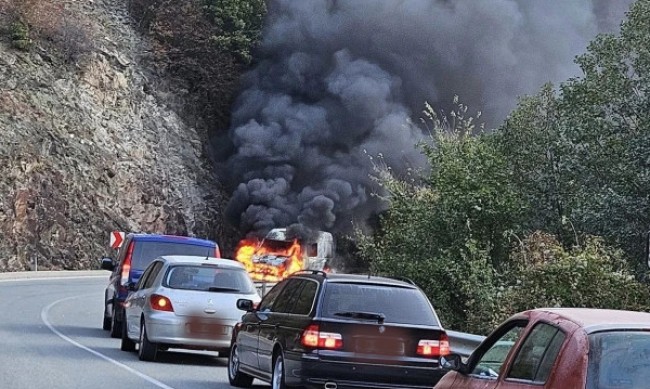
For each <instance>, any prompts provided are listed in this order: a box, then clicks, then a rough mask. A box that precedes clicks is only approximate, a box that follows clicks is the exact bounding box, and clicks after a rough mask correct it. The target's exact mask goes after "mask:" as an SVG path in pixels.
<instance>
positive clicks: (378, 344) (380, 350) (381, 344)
mask: <svg viewBox="0 0 650 389" xmlns="http://www.w3.org/2000/svg"><path fill="white" fill-rule="evenodd" d="M356 351H357V352H361V353H367V354H381V355H404V342H403V341H401V340H395V339H375V338H361V339H357V341H356Z"/></svg>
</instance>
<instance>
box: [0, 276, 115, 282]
mask: <svg viewBox="0 0 650 389" xmlns="http://www.w3.org/2000/svg"><path fill="white" fill-rule="evenodd" d="M80 278H91V279H92V278H105V279H108V278H107V276H69V277H41V278H11V279H6V280H2V279H0V282H27V281H30V282H31V281H49V280H52V281H56V280H74V279H80Z"/></svg>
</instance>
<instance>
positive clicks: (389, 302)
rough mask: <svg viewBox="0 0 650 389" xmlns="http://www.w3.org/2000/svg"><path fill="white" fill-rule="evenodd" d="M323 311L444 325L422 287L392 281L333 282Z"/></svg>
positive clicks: (348, 316) (325, 314)
mask: <svg viewBox="0 0 650 389" xmlns="http://www.w3.org/2000/svg"><path fill="white" fill-rule="evenodd" d="M322 315H323V317H329V318H336V319H342V320H346V319H348V320H360V319H361V320H364V319H365V318H374V317H382V318H383V320H384V322H385V323H398V324H415V325H434V326H440V323H439V322H438V320H437V318H436V316H435V314H434V312H433V309H432V308H431V304H430V303H429V300H428V299H427V297H426V296H425V295H424V294H423V293H422V292H421V291H420V290H419V289H414V288H404V287H399V286H390V285H377V284H355V283H334V282H330V283H328V284H327V287H326V289H325V296H324V300H323V312H322Z"/></svg>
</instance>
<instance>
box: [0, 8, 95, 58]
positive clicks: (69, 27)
mask: <svg viewBox="0 0 650 389" xmlns="http://www.w3.org/2000/svg"><path fill="white" fill-rule="evenodd" d="M0 29H1V30H2V31H3V32H4V34H7V33H8V34H9V35H12V40H14V41H15V40H17V39H18V38H25V39H24V40H27V41H30V42H31V41H40V42H43V43H44V44H45V43H50V44H51V45H52V47H53V48H55V49H57V50H58V51H59V52H60V53H61V55H62V56H63V58H64V59H65V60H66V61H70V60H72V61H75V60H76V59H77V58H78V57H79V56H80V55H82V54H84V53H87V52H89V51H91V50H92V49H93V44H92V43H93V35H94V34H93V30H92V28H91V27H90V23H89V20H88V17H84V15H80V14H79V13H78V12H74V11H72V10H70V9H68V7H67V4H66V2H65V1H63V0H0Z"/></svg>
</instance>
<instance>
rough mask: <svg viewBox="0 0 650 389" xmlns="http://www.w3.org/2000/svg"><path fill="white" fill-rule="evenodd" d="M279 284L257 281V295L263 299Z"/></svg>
mask: <svg viewBox="0 0 650 389" xmlns="http://www.w3.org/2000/svg"><path fill="white" fill-rule="evenodd" d="M276 283H277V282H261V281H255V288H257V294H259V295H260V296H261V297H264V295H265V294H266V293H267V292H268V291H269V290H271V288H272V287H274V286H275V284H276Z"/></svg>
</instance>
